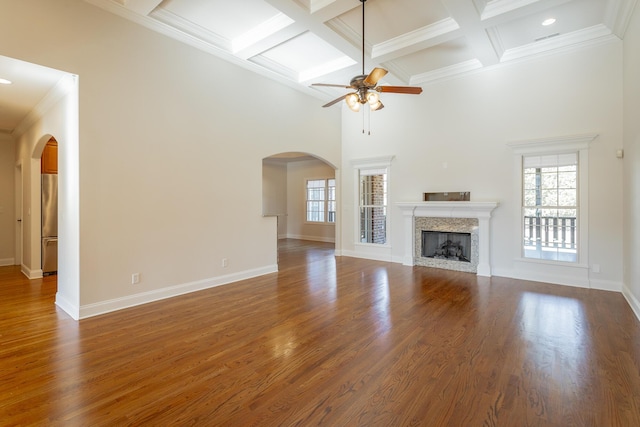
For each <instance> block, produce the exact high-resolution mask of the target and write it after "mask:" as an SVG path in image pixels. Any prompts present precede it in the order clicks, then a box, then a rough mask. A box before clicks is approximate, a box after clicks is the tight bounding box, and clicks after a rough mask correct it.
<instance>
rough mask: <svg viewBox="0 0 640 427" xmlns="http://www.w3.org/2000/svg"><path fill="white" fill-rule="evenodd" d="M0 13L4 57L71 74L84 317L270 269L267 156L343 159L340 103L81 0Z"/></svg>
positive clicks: (6, 4) (10, 7) (15, 5)
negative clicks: (323, 104) (322, 101)
mask: <svg viewBox="0 0 640 427" xmlns="http://www.w3.org/2000/svg"><path fill="white" fill-rule="evenodd" d="M2 10H3V13H2V14H1V15H0V38H2V40H4V41H3V43H2V47H1V48H0V49H1V51H0V54H2V55H5V56H9V57H14V58H18V59H22V60H26V61H30V62H34V63H37V64H40V65H45V66H49V67H52V68H56V69H60V70H64V71H68V72H71V73H74V74H77V75H79V79H80V80H79V81H80V86H79V117H80V122H79V153H78V155H79V176H78V179H79V194H78V195H77V200H78V208H77V211H76V212H71V213H70V214H71V216H72V217H74V218H77V219H78V221H79V226H78V227H79V241H78V244H77V247H78V248H79V252H80V254H81V255H80V254H78V259H79V261H78V262H79V283H80V288H79V292H80V295H79V305H80V310H79V311H80V316H81V317H83V316H89V315H93V314H97V313H100V312H103V311H108V310H113V309H117V308H121V307H124V306H127V305H132V304H137V303H141V302H145V301H149V300H153V299H155V298H163V297H167V296H171V295H175V294H178V293H181V292H186V291H191V290H195V289H200V288H204V287H208V286H214V285H216V284H220V283H226V282H229V281H232V280H235V279H238V278H242V277H249V276H252V275H256V274H262V273H264V272H268V271H273V269H274V268H275V265H276V256H277V253H276V252H277V251H276V238H277V236H276V229H275V226H274V223H273V220H272V219H268V218H263V216H262V184H261V183H262V159H263V158H264V157H267V156H269V155H270V154H272V153H276V152H288V151H304V152H308V153H313V154H315V155H318V156H319V157H322V158H325V159H328V160H329V161H332V162H334V163H335V164H338V162H339V159H340V115H339V112H337V111H336V110H334V109H322V108H319V101H318V100H316V99H313V98H310V97H307V96H305V95H303V94H301V93H299V92H297V91H294V90H292V89H290V88H288V87H285V86H282V85H280V84H277V83H275V82H273V81H270V80H268V79H265V78H262V77H260V76H257V75H255V74H253V73H251V72H249V71H247V70H244V69H241V68H239V67H237V66H234V65H231V64H229V63H226V62H224V61H222V60H219V59H218V58H215V57H213V56H211V55H209V54H205V53H203V52H201V51H199V50H196V49H194V48H191V47H187V46H185V45H183V44H180V43H179V42H176V41H173V40H170V39H168V38H166V37H164V36H162V35H159V34H157V33H154V32H152V31H150V30H147V29H145V28H142V27H140V26H138V25H135V24H133V23H131V22H128V21H126V20H123V19H121V18H118V17H116V16H113V15H111V14H109V13H107V12H105V11H102V10H100V9H98V8H95V7H93V6H91V5H89V4H87V3H84V2H82V1H81V0H58V1H56V2H51V1H50V0H29V1H3V2H2ZM54 23H55V31H52V28H53V24H54ZM252 99H256V102H251V100H252ZM265 99H278V102H277V103H274V104H272V105H271V106H270V107H269V108H264V100H265ZM293 116H295V117H296V118H297V119H296V120H290V118H291V117H293ZM56 139H58V137H57V135H56ZM61 161H62V162H63V161H64V160H61ZM61 167H62V166H61ZM62 238H63V237H62V236H61V239H62ZM247 247H251V248H252V251H251V252H250V256H249V255H248V253H247ZM222 258H226V259H227V260H228V267H226V268H225V267H222V265H221V259H222ZM132 273H140V275H141V276H140V277H141V282H140V283H139V284H137V285H132V284H131V275H132Z"/></svg>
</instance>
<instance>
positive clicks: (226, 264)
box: [222, 258, 229, 268]
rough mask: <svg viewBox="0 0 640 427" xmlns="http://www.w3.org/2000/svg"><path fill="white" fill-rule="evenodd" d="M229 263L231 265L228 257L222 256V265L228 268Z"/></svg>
mask: <svg viewBox="0 0 640 427" xmlns="http://www.w3.org/2000/svg"><path fill="white" fill-rule="evenodd" d="M228 265H229V262H228V261H227V259H226V258H222V266H223V267H225V268H226V267H227V266H228Z"/></svg>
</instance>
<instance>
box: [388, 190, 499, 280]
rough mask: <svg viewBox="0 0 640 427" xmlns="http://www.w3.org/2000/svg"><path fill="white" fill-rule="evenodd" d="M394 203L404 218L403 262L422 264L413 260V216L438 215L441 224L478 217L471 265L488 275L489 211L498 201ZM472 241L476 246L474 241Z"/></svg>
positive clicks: (406, 263)
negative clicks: (452, 219) (449, 220)
mask: <svg viewBox="0 0 640 427" xmlns="http://www.w3.org/2000/svg"><path fill="white" fill-rule="evenodd" d="M396 206H398V207H399V208H400V209H401V210H402V215H403V222H404V231H403V233H404V256H403V261H402V264H404V265H425V264H424V263H423V262H420V261H417V260H416V249H415V248H416V234H417V233H416V229H415V223H416V220H415V219H416V218H438V221H437V222H438V223H440V224H442V223H446V219H447V218H471V219H475V220H477V221H478V227H477V236H478V240H477V268H476V265H475V262H474V263H473V264H474V265H473V268H474V269H475V271H476V272H477V274H478V275H479V276H491V258H490V244H489V243H490V242H489V240H490V237H491V233H490V231H491V230H490V225H491V212H492V211H493V210H494V209H495V208H496V207H497V206H498V202H399V203H396ZM456 222H458V221H452V223H456ZM448 231H453V230H448ZM417 244H418V245H420V244H421V242H417ZM472 245H473V246H476V245H475V244H473V243H472ZM472 256H473V255H472ZM474 261H475V259H474ZM434 266H437V265H434ZM444 268H447V267H444ZM463 271H466V270H463Z"/></svg>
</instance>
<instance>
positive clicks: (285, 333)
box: [0, 240, 640, 426]
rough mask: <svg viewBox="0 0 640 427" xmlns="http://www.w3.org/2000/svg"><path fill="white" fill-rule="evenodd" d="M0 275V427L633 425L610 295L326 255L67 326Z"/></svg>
mask: <svg viewBox="0 0 640 427" xmlns="http://www.w3.org/2000/svg"><path fill="white" fill-rule="evenodd" d="M55 287H56V284H55V277H49V278H45V279H43V280H34V281H28V280H26V279H25V278H24V277H23V276H22V275H21V274H20V272H19V269H18V268H15V267H0V310H1V311H0V384H1V387H0V424H1V425H3V426H5V425H11V426H12V425H29V426H31V425H60V426H123V425H153V426H160V425H162V426H169V425H171V426H178V425H198V426H200V425H203V426H218V425H220V426H275V425H283V426H292V425H300V426H307V425H327V426H358V425H362V426H374V425H379V426H418V425H421V426H572V425H573V426H638V425H640V324H639V322H638V321H637V319H636V318H635V317H634V315H633V313H632V311H631V309H630V308H629V307H628V305H627V303H626V302H625V301H624V299H623V297H622V295H620V294H618V293H611V292H603V291H594V290H587V289H578V288H570V287H561V286H553V285H548V284H541V283H533V282H524V281H517V280H511V279H505V278H498V277H493V278H483V277H477V276H475V275H473V274H469V273H458V272H450V271H444V270H437V269H429V268H425V267H405V266H402V265H399V264H390V263H384V262H375V261H366V260H361V259H355V258H348V257H338V258H334V257H333V249H332V245H330V244H323V243H310V242H304V241H299V240H285V241H283V242H282V249H281V252H280V272H278V273H274V274H270V275H266V276H262V277H259V278H255V279H251V280H245V281H242V282H238V283H235V284H231V285H226V286H220V287H217V288H213V289H209V290H205V291H201V292H196V293H192V294H188V295H183V296H180V297H176V298H172V299H168V300H164V301H159V302H155V303H151V304H146V305H143V306H139V307H134V308H131V309H126V310H122V311H119V312H115V313H110V314H106V315H102V316H99V317H94V318H89V319H85V320H82V321H80V322H75V321H73V320H72V319H70V318H69V317H68V316H67V315H66V314H64V313H63V312H62V311H61V310H59V309H56V307H55V306H54V305H53V300H54V295H55Z"/></svg>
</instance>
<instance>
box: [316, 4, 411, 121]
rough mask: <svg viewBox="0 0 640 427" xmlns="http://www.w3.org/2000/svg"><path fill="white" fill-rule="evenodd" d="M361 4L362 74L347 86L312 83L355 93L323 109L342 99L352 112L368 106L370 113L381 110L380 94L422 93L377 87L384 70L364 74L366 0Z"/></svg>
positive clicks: (394, 87) (403, 87) (401, 88)
mask: <svg viewBox="0 0 640 427" xmlns="http://www.w3.org/2000/svg"><path fill="white" fill-rule="evenodd" d="M360 2H361V3H362V74H361V75H358V76H355V77H354V78H352V79H351V82H349V85H348V86H345V85H340V84H330V83H313V84H312V85H311V86H328V87H341V88H345V89H353V90H355V92H351V93H348V94H346V95H343V96H341V97H339V98H336V99H334V100H333V101H331V102H329V103H327V104H325V105H323V107H331V106H332V105H333V104H336V103H338V102H340V101H342V100H343V99H344V100H345V102H346V103H347V106H348V107H349V108H350V109H351V110H352V111H356V112H357V111H360V105H364V104H367V103H368V104H369V107H370V108H371V111H376V110H381V109H382V108H384V105H383V104H382V102H380V95H379V93H380V92H390V93H406V94H414V95H419V94H421V93H422V88H421V87H416V86H386V85H385V86H378V81H379V80H380V79H381V78H383V77H384V76H385V74H387V73H388V71H387V70H385V69H384V68H378V67H376V68H374V69H373V70H371V72H370V73H369V74H365V73H364V4H365V3H366V2H367V0H360Z"/></svg>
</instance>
